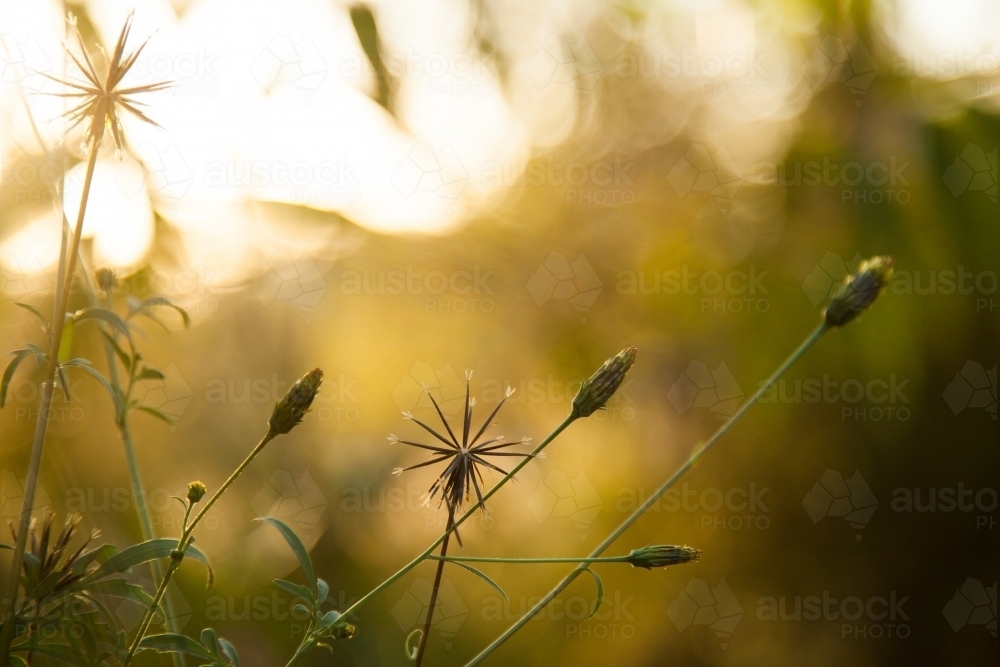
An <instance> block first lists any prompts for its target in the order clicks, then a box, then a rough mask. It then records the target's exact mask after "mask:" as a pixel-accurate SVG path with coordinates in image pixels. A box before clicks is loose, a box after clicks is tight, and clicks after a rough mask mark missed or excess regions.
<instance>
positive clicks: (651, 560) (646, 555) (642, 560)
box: [628, 544, 701, 570]
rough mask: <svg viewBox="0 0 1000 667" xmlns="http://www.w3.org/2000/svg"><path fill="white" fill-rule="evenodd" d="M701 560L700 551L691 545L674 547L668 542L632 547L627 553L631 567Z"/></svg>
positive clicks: (677, 563)
mask: <svg viewBox="0 0 1000 667" xmlns="http://www.w3.org/2000/svg"><path fill="white" fill-rule="evenodd" d="M699 560H701V552H700V551H698V550H697V549H692V548H691V547H675V546H671V545H669V544H658V545H655V546H650V547H643V548H641V549H633V550H632V552H631V553H629V555H628V562H629V563H631V565H632V567H644V568H646V569H647V570H649V569H651V568H654V567H667V566H668V565H681V564H683V563H691V562H694V561H699Z"/></svg>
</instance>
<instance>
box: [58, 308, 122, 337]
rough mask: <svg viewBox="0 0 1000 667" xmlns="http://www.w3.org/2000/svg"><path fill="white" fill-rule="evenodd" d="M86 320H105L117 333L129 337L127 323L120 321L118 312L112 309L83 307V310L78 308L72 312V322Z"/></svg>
mask: <svg viewBox="0 0 1000 667" xmlns="http://www.w3.org/2000/svg"><path fill="white" fill-rule="evenodd" d="M87 320H100V321H101V322H105V323H107V324H109V325H111V326H112V327H114V328H115V329H116V330H117V331H118V333H120V334H121V335H123V336H125V338H131V336H132V332H131V331H129V329H128V325H127V324H125V322H124V321H122V318H120V317H118V314H117V313H115V312H114V311H111V310H108V309H107V308H97V307H94V308H84V309H83V310H78V311H76V312H75V313H73V321H74V322H78V323H79V322H85V321H87Z"/></svg>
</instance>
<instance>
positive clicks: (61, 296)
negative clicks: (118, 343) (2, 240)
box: [0, 124, 104, 665]
mask: <svg viewBox="0 0 1000 667" xmlns="http://www.w3.org/2000/svg"><path fill="white" fill-rule="evenodd" d="M103 129H104V125H103V124H102V125H101V126H100V131H98V132H94V134H93V136H92V138H91V141H90V147H89V148H90V159H89V160H88V161H87V173H86V176H85V177H84V181H83V194H82V196H81V198H80V210H79V212H78V213H77V217H76V228H75V231H74V233H73V241H72V244H71V247H70V248H68V250H67V254H66V273H65V275H63V276H60V278H61V279H62V289H61V291H60V292H59V293H58V298H57V307H56V309H55V311H54V313H55V315H56V317H55V318H54V319H53V321H52V327H51V329H52V339H51V341H49V352H48V357H47V359H46V365H45V379H44V382H43V384H42V397H41V402H40V404H39V406H38V421H37V422H35V435H34V439H33V441H32V443H31V458H30V459H29V462H28V475H27V477H26V479H25V482H24V498H23V500H22V503H23V504H22V506H21V518H20V521H19V522H18V528H17V539H16V540H15V543H14V554H13V556H12V558H11V568H10V572H11V574H10V578H9V579H8V583H7V594H6V595H5V596H4V599H3V616H2V618H3V619H4V620H5V621H8V622H5V623H4V624H3V632H2V633H0V665H6V664H7V662H8V659H9V656H10V644H11V641H13V639H14V636H13V632H14V625H15V624H14V623H13V622H11V621H13V611H14V601H15V600H16V599H17V596H18V593H19V589H20V582H21V568H22V567H23V564H24V549H25V545H26V544H27V541H28V529H29V528H30V526H31V512H32V510H33V509H34V505H35V490H36V488H37V486H38V471H39V469H40V468H41V466H42V450H43V449H44V446H45V433H46V430H47V428H48V424H49V410H50V408H51V407H52V394H53V392H54V390H55V378H56V372H57V371H58V370H59V345H60V343H61V342H62V332H63V327H64V325H65V324H66V318H65V313H66V309H67V308H68V307H69V296H70V292H71V291H72V289H71V288H72V287H73V274H74V273H75V272H76V258H77V255H78V254H79V252H80V239H81V237H82V235H83V219H84V216H85V215H86V212H87V202H88V200H89V199H90V187H91V183H92V182H93V180H94V169H95V168H96V166H97V152H98V147H99V146H100V142H101V138H102V135H103Z"/></svg>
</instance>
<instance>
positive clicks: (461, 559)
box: [427, 556, 632, 565]
mask: <svg viewBox="0 0 1000 667" xmlns="http://www.w3.org/2000/svg"><path fill="white" fill-rule="evenodd" d="M631 558H632V557H631V556H602V557H589V558H588V557H586V556H580V557H576V558H574V557H572V556H570V557H567V558H561V557H557V558H499V557H498V558H490V557H485V556H428V557H427V560H436V561H440V562H445V563H511V564H514V565H528V564H536V563H628V562H629V560H630V559H631Z"/></svg>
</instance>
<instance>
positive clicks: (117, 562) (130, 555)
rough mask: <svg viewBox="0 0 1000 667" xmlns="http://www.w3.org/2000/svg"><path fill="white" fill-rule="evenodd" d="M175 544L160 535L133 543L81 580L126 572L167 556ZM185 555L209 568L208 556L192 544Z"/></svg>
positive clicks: (176, 542)
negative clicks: (153, 538)
mask: <svg viewBox="0 0 1000 667" xmlns="http://www.w3.org/2000/svg"><path fill="white" fill-rule="evenodd" d="M177 544H178V541H177V540H175V539H174V538H171V537H160V538H157V539H155V540H148V541H146V542H142V543H140V544H136V545H133V546H131V547H129V548H127V549H124V550H123V551H121V552H119V553H117V554H115V555H114V556H112V557H111V558H109V559H108V560H107V561H105V563H104V564H103V565H101V567H99V568H98V569H97V570H95V571H94V572H93V573H92V574H89V575H87V577H85V578H84V579H83V580H81V581H83V582H90V581H97V580H98V579H103V578H104V577H106V576H108V575H111V574H118V573H119V572H128V570H129V569H130V568H132V567H134V566H136V565H141V564H143V563H147V562H149V561H151V560H153V559H154V558H168V557H169V556H170V553H171V552H172V551H173V550H174V549H176V548H177ZM186 557H187V558H193V559H194V560H196V561H199V562H201V563H204V564H205V565H206V566H208V567H209V570H211V566H210V565H209V562H208V558H207V557H206V556H205V554H203V553H202V552H201V551H200V550H199V549H198V548H197V547H195V546H194V545H191V546H189V547H188V550H187V556H186Z"/></svg>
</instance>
